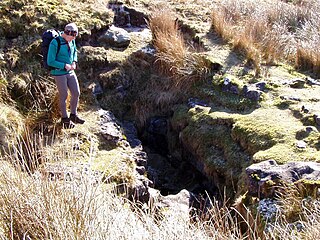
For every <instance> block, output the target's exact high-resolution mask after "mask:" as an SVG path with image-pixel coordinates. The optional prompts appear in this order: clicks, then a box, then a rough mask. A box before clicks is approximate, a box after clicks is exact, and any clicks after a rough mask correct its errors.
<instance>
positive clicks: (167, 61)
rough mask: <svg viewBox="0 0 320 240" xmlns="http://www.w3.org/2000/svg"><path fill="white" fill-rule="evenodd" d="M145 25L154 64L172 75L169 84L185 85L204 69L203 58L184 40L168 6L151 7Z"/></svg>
mask: <svg viewBox="0 0 320 240" xmlns="http://www.w3.org/2000/svg"><path fill="white" fill-rule="evenodd" d="M148 25H149V28H150V30H151V32H152V35H153V44H154V46H155V48H156V51H157V53H156V57H157V60H156V63H157V66H158V67H159V69H160V70H161V71H162V72H163V73H164V74H166V75H167V76H169V77H170V78H171V79H172V83H173V84H172V85H173V86H175V87H181V86H182V85H183V88H186V89H187V88H188V87H190V86H191V85H192V84H193V83H194V81H196V80H199V79H201V77H202V76H203V74H205V73H207V72H208V69H209V67H208V65H207V62H206V61H205V60H204V59H203V56H200V55H199V54H196V52H195V51H192V49H191V48H190V47H189V46H188V45H187V44H186V42H185V40H184V37H183V34H182V33H181V32H180V31H179V26H178V23H177V19H175V16H174V14H173V13H172V12H171V11H170V10H169V9H167V8H163V9H161V10H159V9H157V10H156V11H153V13H151V16H150V18H149V22H148Z"/></svg>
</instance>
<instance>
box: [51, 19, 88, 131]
mask: <svg viewBox="0 0 320 240" xmlns="http://www.w3.org/2000/svg"><path fill="white" fill-rule="evenodd" d="M77 36H78V27H77V25H76V24H75V23H69V24H67V25H66V26H65V28H64V31H63V32H61V33H60V36H58V38H60V50H59V52H58V54H57V49H58V42H57V40H56V39H53V40H52V41H51V43H50V45H49V51H48V57H47V64H48V66H50V67H52V68H53V69H52V70H51V71H50V74H51V75H52V76H53V78H54V79H55V83H56V86H57V88H58V92H59V102H60V104H59V106H60V111H61V123H62V125H63V127H64V128H74V126H75V124H77V123H78V124H83V123H84V122H85V121H84V120H83V119H81V118H80V117H79V116H78V114H77V108H78V102H79V97H80V87H79V82H78V78H77V75H76V73H75V69H76V67H77V61H78V58H77V47H76V43H75V38H76V37H77ZM68 90H69V91H70V93H71V98H70V117H69V116H68V113H67V104H66V101H67V97H68Z"/></svg>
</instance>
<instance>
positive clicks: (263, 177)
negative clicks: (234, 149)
mask: <svg viewBox="0 0 320 240" xmlns="http://www.w3.org/2000/svg"><path fill="white" fill-rule="evenodd" d="M246 180H247V187H248V189H247V190H248V192H249V194H250V195H251V196H257V197H259V198H261V199H262V198H268V197H270V198H272V197H274V195H275V190H276V188H277V187H278V186H280V185H283V184H284V183H286V184H292V183H295V182H298V181H300V182H301V180H308V181H319V180H320V163H315V162H289V163H286V164H282V165H278V164H277V162H276V161H274V160H266V161H263V162H260V163H256V164H252V165H251V166H249V167H247V168H246ZM302 182H303V181H302Z"/></svg>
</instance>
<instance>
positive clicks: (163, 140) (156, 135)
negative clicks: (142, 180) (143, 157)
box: [141, 117, 217, 197]
mask: <svg viewBox="0 0 320 240" xmlns="http://www.w3.org/2000/svg"><path fill="white" fill-rule="evenodd" d="M168 127H169V126H168V120H167V118H165V117H153V118H151V119H149V121H148V122H147V125H146V128H145V131H144V132H143V134H142V136H141V140H142V143H143V146H144V151H145V152H146V153H147V155H148V166H147V173H148V178H149V179H150V180H151V181H152V182H153V183H154V187H155V188H156V189H158V190H160V192H161V194H162V195H163V196H166V195H170V194H177V193H178V192H180V191H181V190H182V189H186V190H188V191H190V192H192V193H193V194H195V195H203V196H205V197H206V196H207V195H208V196H209V197H212V196H215V195H216V193H217V188H216V186H215V184H214V183H213V182H211V181H210V180H209V179H208V178H207V177H206V176H204V175H203V174H202V173H201V172H200V171H198V170H197V169H196V167H195V166H193V165H192V164H191V163H190V162H189V161H187V160H186V159H183V158H177V157H174V156H172V155H171V153H170V151H169V148H168V139H167V131H168ZM179 151H183V149H179Z"/></svg>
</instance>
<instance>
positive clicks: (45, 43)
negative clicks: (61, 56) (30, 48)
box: [41, 29, 61, 70]
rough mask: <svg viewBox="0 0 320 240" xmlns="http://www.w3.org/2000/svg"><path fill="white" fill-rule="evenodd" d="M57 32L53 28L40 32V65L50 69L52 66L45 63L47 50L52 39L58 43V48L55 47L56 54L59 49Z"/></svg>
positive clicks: (59, 43)
mask: <svg viewBox="0 0 320 240" xmlns="http://www.w3.org/2000/svg"><path fill="white" fill-rule="evenodd" d="M59 35H60V34H59V32H58V31H56V30H55V29H49V30H46V31H45V32H44V33H43V34H42V43H41V51H42V66H43V67H44V68H45V69H48V70H52V69H55V68H54V67H51V66H48V64H47V58H48V51H49V45H50V43H51V41H52V40H53V39H55V40H56V41H57V43H58V49H57V55H58V53H59V51H60V47H61V42H60V38H58V37H59Z"/></svg>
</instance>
